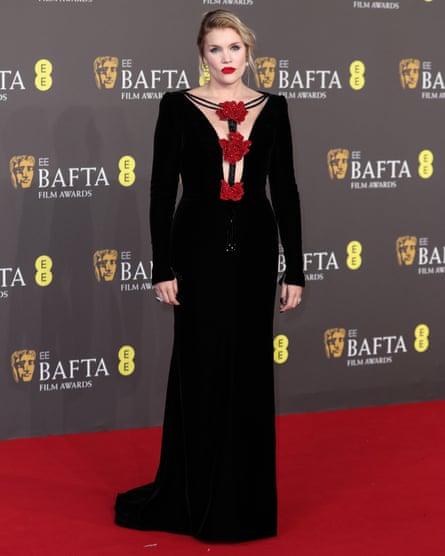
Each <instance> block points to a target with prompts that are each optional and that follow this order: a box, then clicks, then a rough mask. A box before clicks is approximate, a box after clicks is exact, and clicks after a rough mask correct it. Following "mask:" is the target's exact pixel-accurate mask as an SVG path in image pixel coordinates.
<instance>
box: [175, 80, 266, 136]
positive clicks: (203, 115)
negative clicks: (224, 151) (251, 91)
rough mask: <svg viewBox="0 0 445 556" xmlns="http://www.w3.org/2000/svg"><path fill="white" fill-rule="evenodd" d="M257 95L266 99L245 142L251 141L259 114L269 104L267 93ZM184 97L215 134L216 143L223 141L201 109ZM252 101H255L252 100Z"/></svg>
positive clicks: (185, 95) (186, 91)
mask: <svg viewBox="0 0 445 556" xmlns="http://www.w3.org/2000/svg"><path fill="white" fill-rule="evenodd" d="M188 91H189V89H187V90H185V91H184V93H188ZM258 93H260V96H265V97H267V98H265V100H264V104H263V106H262V108H261V109H260V111H259V112H258V114H257V115H256V116H255V119H254V121H253V123H252V127H251V128H250V131H249V135H248V137H247V140H249V141H251V139H252V135H253V132H254V130H255V127H256V123H257V121H258V119H259V117H260V116H261V114H262V113H263V112H264V110H265V108H266V106H267V105H268V104H269V95H268V94H267V93H261V92H260V91H258ZM194 96H197V95H194ZM184 97H185V98H186V99H187V100H188V102H189V103H190V104H191V105H192V106H193V107H194V108H195V109H196V110H197V111H198V112H199V113H200V114H201V115H202V117H203V118H204V119H205V121H206V122H207V123H208V125H209V126H210V127H211V128H212V130H213V133H214V134H215V136H216V139H217V141H218V142H219V140H220V139H224V138H225V137H220V136H219V135H218V131H217V130H216V128H215V126H214V125H213V124H212V122H211V121H210V120H209V118H208V117H207V116H206V115H205V113H204V111H203V110H201V108H199V106H197V105H196V103H195V102H193V100H192V99H191V98H189V97H188V96H187V94H184ZM197 98H202V97H197ZM203 100H206V99H203ZM252 100H255V99H252Z"/></svg>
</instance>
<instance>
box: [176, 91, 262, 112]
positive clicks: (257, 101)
mask: <svg viewBox="0 0 445 556" xmlns="http://www.w3.org/2000/svg"><path fill="white" fill-rule="evenodd" d="M184 95H185V96H186V97H188V98H189V99H190V100H192V101H193V102H196V104H199V105H200V106H204V107H205V108H211V109H213V110H219V109H220V108H221V105H219V104H216V103H215V102H212V101H211V100H207V99H205V98H202V97H198V96H196V95H192V93H188V92H184ZM266 98H267V95H266V94H264V93H263V94H262V95H260V96H259V97H256V98H254V99H252V100H249V102H246V103H245V104H244V106H245V108H246V109H247V110H249V109H250V108H255V106H258V105H259V104H261V103H262V102H264V101H265V100H266Z"/></svg>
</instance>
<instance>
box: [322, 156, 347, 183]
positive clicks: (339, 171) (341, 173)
mask: <svg viewBox="0 0 445 556" xmlns="http://www.w3.org/2000/svg"><path fill="white" fill-rule="evenodd" d="M326 158H327V163H328V171H329V177H330V178H331V180H342V179H344V178H345V177H346V172H347V171H348V161H349V150H348V149H330V150H329V151H328V154H327V157H326Z"/></svg>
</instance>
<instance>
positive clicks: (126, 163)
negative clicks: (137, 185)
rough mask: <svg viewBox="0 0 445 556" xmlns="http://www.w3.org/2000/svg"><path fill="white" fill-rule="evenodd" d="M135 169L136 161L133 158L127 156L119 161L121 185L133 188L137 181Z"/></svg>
mask: <svg viewBox="0 0 445 556" xmlns="http://www.w3.org/2000/svg"><path fill="white" fill-rule="evenodd" d="M135 168H136V160H135V159H134V158H133V157H132V156H130V155H128V154H127V155H125V156H122V157H121V158H120V159H119V183H120V184H121V185H122V186H123V187H131V186H132V185H133V184H134V182H135V180H136V174H135V173H134V169H135Z"/></svg>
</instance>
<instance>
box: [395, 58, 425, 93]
mask: <svg viewBox="0 0 445 556" xmlns="http://www.w3.org/2000/svg"><path fill="white" fill-rule="evenodd" d="M399 73H400V82H401V83H402V88H403V89H415V88H416V87H417V84H418V82H419V74H420V60H416V59H415V58H404V59H403V60H400V64H399Z"/></svg>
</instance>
